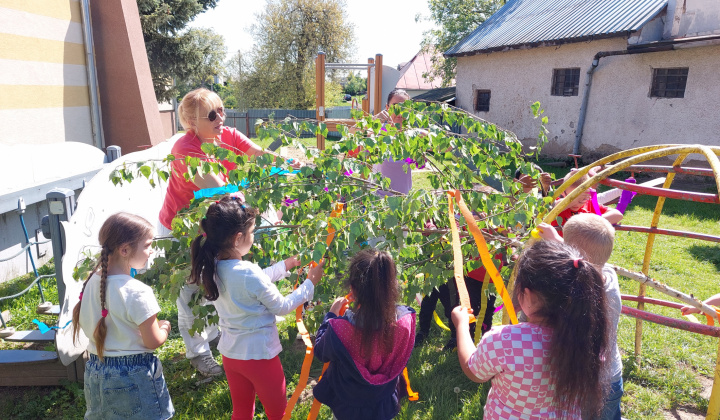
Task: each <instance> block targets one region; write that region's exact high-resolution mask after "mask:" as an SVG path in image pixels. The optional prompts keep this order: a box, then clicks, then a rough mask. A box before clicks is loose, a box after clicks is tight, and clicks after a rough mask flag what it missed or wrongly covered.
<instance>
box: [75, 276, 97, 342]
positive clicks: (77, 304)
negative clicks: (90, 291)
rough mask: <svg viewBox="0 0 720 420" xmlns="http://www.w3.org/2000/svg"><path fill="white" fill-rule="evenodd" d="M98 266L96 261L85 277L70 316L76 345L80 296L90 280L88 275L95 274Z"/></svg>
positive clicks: (78, 334) (78, 330) (78, 331)
mask: <svg viewBox="0 0 720 420" xmlns="http://www.w3.org/2000/svg"><path fill="white" fill-rule="evenodd" d="M98 268H100V262H98V263H97V264H96V265H95V268H93V270H92V271H91V272H90V275H89V276H88V277H87V279H85V283H83V287H82V290H81V291H80V300H78V303H76V304H75V307H74V308H73V316H72V327H73V344H75V345H77V340H78V337H79V336H80V306H81V305H82V297H83V294H84V293H85V286H87V284H88V282H89V281H90V277H92V276H93V274H95V272H96V271H97V269H98Z"/></svg>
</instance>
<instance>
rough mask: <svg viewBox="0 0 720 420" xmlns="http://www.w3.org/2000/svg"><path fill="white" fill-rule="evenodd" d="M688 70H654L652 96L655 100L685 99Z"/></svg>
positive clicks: (683, 68) (685, 68)
mask: <svg viewBox="0 0 720 420" xmlns="http://www.w3.org/2000/svg"><path fill="white" fill-rule="evenodd" d="M687 77H688V68H687V67H678V68H668V69H653V78H652V87H651V89H650V96H651V97H655V98H684V97H685V84H687Z"/></svg>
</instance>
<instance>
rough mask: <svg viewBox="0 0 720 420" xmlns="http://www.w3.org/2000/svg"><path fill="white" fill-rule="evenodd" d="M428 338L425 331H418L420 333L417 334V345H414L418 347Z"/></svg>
mask: <svg viewBox="0 0 720 420" xmlns="http://www.w3.org/2000/svg"><path fill="white" fill-rule="evenodd" d="M426 338H427V334H426V333H424V332H422V331H418V333H417V334H416V335H415V345H414V346H413V347H415V348H417V347H420V346H422V345H423V343H424V342H425V339H426Z"/></svg>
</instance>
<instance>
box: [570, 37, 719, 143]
mask: <svg viewBox="0 0 720 420" xmlns="http://www.w3.org/2000/svg"><path fill="white" fill-rule="evenodd" d="M715 40H720V35H706V36H698V37H690V38H678V39H672V40H667V41H657V42H649V43H645V44H637V45H630V46H628V47H627V49H626V50H617V51H600V52H598V53H597V54H595V57H593V60H592V64H591V66H590V69H589V70H588V71H587V79H586V82H585V92H583V100H582V105H581V106H580V115H579V116H578V127H577V133H576V134H575V145H574V146H573V154H574V155H579V154H580V146H581V145H582V136H583V128H584V127H585V116H586V115H587V107H588V102H589V100H590V89H591V87H592V79H593V74H595V69H597V67H598V65H599V64H600V59H601V58H603V57H611V56H615V55H631V54H647V53H654V52H663V51H672V50H676V49H678V48H692V47H702V46H705V45H708V41H715ZM690 43H692V44H690ZM697 43H702V44H699V45H698V44H697ZM683 44H688V45H683Z"/></svg>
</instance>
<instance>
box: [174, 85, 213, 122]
mask: <svg viewBox="0 0 720 420" xmlns="http://www.w3.org/2000/svg"><path fill="white" fill-rule="evenodd" d="M202 105H205V106H204V107H203V106H202ZM222 106H223V102H222V99H220V97H219V96H218V95H217V93H215V92H213V91H211V90H207V89H205V88H199V89H195V90H191V91H190V92H188V93H187V94H186V95H185V96H183V98H182V101H180V105H178V118H179V119H180V124H182V126H183V128H185V130H187V131H190V130H194V129H196V125H197V121H198V120H199V119H200V118H202V117H205V115H200V113H201V112H202V109H203V108H206V109H216V108H220V107H222Z"/></svg>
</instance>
